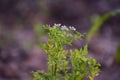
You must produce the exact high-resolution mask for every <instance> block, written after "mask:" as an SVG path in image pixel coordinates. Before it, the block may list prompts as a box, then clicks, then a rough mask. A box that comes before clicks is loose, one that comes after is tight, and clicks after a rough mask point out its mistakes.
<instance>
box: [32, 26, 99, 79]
mask: <svg viewBox="0 0 120 80" xmlns="http://www.w3.org/2000/svg"><path fill="white" fill-rule="evenodd" d="M44 29H46V30H48V36H49V38H48V41H47V43H44V44H41V45H40V48H41V49H42V50H43V51H44V52H45V53H46V54H47V55H48V61H47V66H48V71H47V72H45V71H43V70H38V71H37V72H33V79H32V80H83V79H87V78H88V79H90V80H94V77H95V76H97V75H98V72H99V71H100V70H99V66H100V64H99V63H97V62H96V60H95V59H93V58H92V57H88V56H87V54H88V50H87V45H85V46H84V48H81V49H80V50H78V49H70V50H69V49H68V50H65V49H64V46H65V45H68V46H71V45H72V42H73V41H74V40H76V39H82V36H83V35H82V34H80V33H79V32H77V31H76V29H75V28H74V27H69V28H67V27H66V26H61V25H60V24H55V25H54V26H53V27H50V26H48V25H46V26H44Z"/></svg>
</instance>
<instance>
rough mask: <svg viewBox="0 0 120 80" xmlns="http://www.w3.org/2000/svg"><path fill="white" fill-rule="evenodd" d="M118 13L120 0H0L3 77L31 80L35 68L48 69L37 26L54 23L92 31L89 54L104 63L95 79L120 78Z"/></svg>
mask: <svg viewBox="0 0 120 80" xmlns="http://www.w3.org/2000/svg"><path fill="white" fill-rule="evenodd" d="M115 11H117V12H115ZM119 13H120V0H34V1H33V0H0V80H30V78H31V77H32V73H31V72H32V71H36V70H38V69H43V70H46V68H47V66H46V61H47V56H46V55H45V54H44V53H43V52H42V51H41V50H40V49H39V47H38V46H39V41H40V40H39V39H38V38H37V37H36V32H35V27H40V25H43V24H49V25H51V26H52V25H53V24H54V23H60V24H62V25H67V26H74V27H75V28H76V29H77V30H78V31H80V32H81V33H89V34H91V33H92V37H90V39H89V43H88V46H89V55H90V56H92V57H94V58H96V60H97V61H98V62H99V63H101V67H100V69H101V72H100V74H99V76H98V77H96V79H95V80H119V78H120V77H119V76H120V35H119V34H120V15H119ZM109 15H110V16H109ZM105 16H108V17H107V19H106V17H105ZM95 28H97V31H94V29H95ZM42 40H46V37H43V38H42ZM74 47H76V48H80V47H81V43H79V42H74Z"/></svg>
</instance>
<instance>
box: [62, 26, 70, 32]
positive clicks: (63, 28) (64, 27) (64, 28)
mask: <svg viewBox="0 0 120 80" xmlns="http://www.w3.org/2000/svg"><path fill="white" fill-rule="evenodd" d="M61 30H66V31H69V29H68V28H67V26H65V25H63V26H61Z"/></svg>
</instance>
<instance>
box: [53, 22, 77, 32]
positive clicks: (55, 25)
mask: <svg viewBox="0 0 120 80" xmlns="http://www.w3.org/2000/svg"><path fill="white" fill-rule="evenodd" d="M54 27H61V30H66V31H69V30H73V31H76V28H75V27H74V26H69V27H67V26H65V25H62V26H61V24H54Z"/></svg>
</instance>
